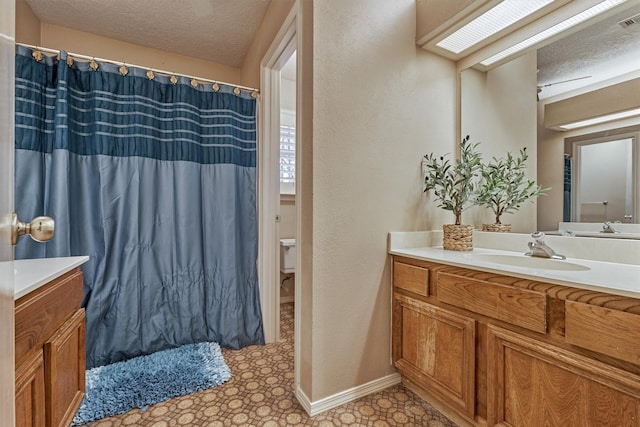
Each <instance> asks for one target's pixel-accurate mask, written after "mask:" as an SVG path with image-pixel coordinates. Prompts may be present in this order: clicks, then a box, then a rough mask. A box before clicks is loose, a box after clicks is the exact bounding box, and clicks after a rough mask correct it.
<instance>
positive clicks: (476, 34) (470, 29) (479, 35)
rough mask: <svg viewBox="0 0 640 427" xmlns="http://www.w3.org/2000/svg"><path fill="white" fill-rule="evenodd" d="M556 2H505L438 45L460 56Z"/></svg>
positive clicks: (514, 0)
mask: <svg viewBox="0 0 640 427" xmlns="http://www.w3.org/2000/svg"><path fill="white" fill-rule="evenodd" d="M553 1H554V0H527V1H522V0H504V1H503V2H502V3H499V4H498V5H496V6H495V7H493V8H491V9H489V10H488V11H487V12H485V13H483V14H482V15H480V16H478V17H477V18H476V19H474V20H473V21H471V22H469V23H468V24H467V25H465V26H464V27H462V28H460V29H459V30H458V31H456V32H454V33H452V34H450V35H449V36H447V37H446V38H444V39H443V40H441V41H440V42H438V43H436V46H439V47H441V48H443V49H446V50H448V51H451V52H453V53H455V54H458V53H460V52H462V51H464V50H466V49H468V48H469V47H471V46H473V45H475V44H477V43H480V42H481V41H482V40H485V39H486V38H488V37H491V36H492V35H494V34H496V33H498V32H499V31H501V30H503V29H505V28H507V27H508V26H510V25H512V24H514V23H515V22H518V21H520V20H521V19H523V18H525V17H526V16H528V15H531V14H532V13H534V12H535V11H537V10H539V9H541V8H542V7H544V6H546V5H548V4H549V3H552V2H553Z"/></svg>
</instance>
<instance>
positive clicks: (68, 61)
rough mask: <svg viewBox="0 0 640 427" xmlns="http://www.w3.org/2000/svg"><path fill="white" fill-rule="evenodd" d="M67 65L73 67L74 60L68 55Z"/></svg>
mask: <svg viewBox="0 0 640 427" xmlns="http://www.w3.org/2000/svg"><path fill="white" fill-rule="evenodd" d="M67 65H68V66H69V67H71V66H72V65H73V58H72V57H70V56H69V55H67Z"/></svg>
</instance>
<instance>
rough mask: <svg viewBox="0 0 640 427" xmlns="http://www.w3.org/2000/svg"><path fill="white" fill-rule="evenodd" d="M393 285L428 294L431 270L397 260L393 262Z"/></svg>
mask: <svg viewBox="0 0 640 427" xmlns="http://www.w3.org/2000/svg"><path fill="white" fill-rule="evenodd" d="M393 285H394V286H395V287H398V288H401V289H405V290H407V291H411V292H415V293H416V294H420V295H424V296H428V295H429V270H428V269H426V268H423V267H417V266H415V265H410V264H405V263H403V262H399V261H395V262H394V263H393Z"/></svg>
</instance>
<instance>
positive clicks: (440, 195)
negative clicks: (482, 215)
mask: <svg viewBox="0 0 640 427" xmlns="http://www.w3.org/2000/svg"><path fill="white" fill-rule="evenodd" d="M478 144H479V142H476V143H475V144H472V143H470V142H469V136H468V135H467V136H466V137H465V138H463V139H462V142H461V144H460V158H458V159H455V161H453V162H451V161H449V159H447V158H446V157H445V156H440V157H437V156H435V155H434V154H433V153H431V154H427V155H425V156H424V160H423V164H424V169H425V178H424V186H425V189H424V191H425V193H426V192H429V191H430V190H433V194H434V196H435V198H436V201H437V203H438V207H439V208H442V209H445V210H448V211H452V212H453V214H454V216H455V224H445V225H443V226H442V230H443V233H444V235H443V241H442V243H443V247H444V249H447V250H454V251H470V250H472V249H473V226H472V225H463V224H461V219H462V212H463V211H464V210H465V209H467V208H468V207H469V206H471V205H472V202H473V196H474V194H475V187H476V178H477V177H478V176H479V172H480V169H481V155H480V153H479V152H478V151H477V148H478Z"/></svg>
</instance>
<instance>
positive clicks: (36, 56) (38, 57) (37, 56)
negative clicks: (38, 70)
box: [31, 49, 42, 62]
mask: <svg viewBox="0 0 640 427" xmlns="http://www.w3.org/2000/svg"><path fill="white" fill-rule="evenodd" d="M31 56H33V59H35V60H36V61H38V62H39V61H42V52H40V49H36V50H34V51H33V52H31Z"/></svg>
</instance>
